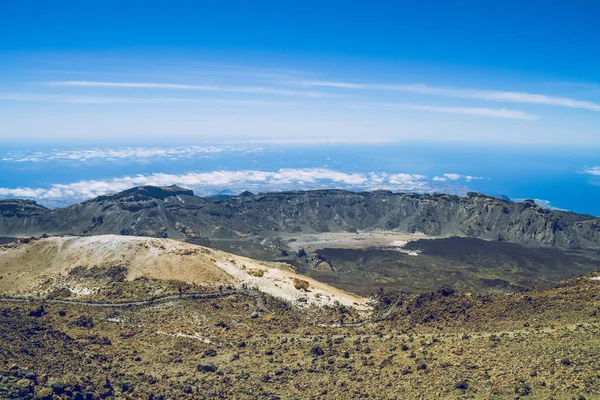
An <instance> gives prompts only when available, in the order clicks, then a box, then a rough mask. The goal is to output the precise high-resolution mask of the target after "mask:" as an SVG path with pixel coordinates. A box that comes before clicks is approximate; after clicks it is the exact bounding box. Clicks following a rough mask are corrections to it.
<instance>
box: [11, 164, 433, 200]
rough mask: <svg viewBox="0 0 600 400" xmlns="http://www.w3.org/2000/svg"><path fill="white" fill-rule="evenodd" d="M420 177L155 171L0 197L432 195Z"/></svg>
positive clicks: (323, 172)
mask: <svg viewBox="0 0 600 400" xmlns="http://www.w3.org/2000/svg"><path fill="white" fill-rule="evenodd" d="M425 179H426V177H425V176H424V175H419V174H406V173H399V174H387V173H378V172H369V173H358V172H341V171H335V170H331V169H327V168H294V169H292V168H290V169H280V170H278V171H259V170H241V171H210V172H198V173H188V174H164V173H157V174H152V175H133V176H124V177H119V178H112V179H106V180H84V181H79V182H74V183H69V184H54V185H52V186H50V187H49V188H0V196H2V197H9V198H10V197H24V198H32V199H35V200H38V201H40V202H42V203H47V204H70V203H74V202H77V201H82V200H86V199H89V198H93V197H96V196H99V195H102V194H107V193H114V192H119V191H122V190H126V189H129V188H131V187H134V186H142V185H156V186H166V185H172V184H176V185H180V186H183V187H187V188H191V189H193V190H194V191H196V193H197V194H199V195H209V194H214V193H217V192H219V191H221V190H223V189H225V188H226V189H230V190H232V191H234V192H235V191H238V192H241V191H243V190H251V191H255V192H258V191H275V190H310V189H323V188H338V189H349V190H375V189H387V190H395V191H417V192H426V191H432V190H433V187H431V185H430V184H429V183H428V182H426V181H425Z"/></svg>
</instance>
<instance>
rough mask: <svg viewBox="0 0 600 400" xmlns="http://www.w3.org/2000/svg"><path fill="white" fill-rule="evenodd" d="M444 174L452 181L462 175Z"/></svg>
mask: <svg viewBox="0 0 600 400" xmlns="http://www.w3.org/2000/svg"><path fill="white" fill-rule="evenodd" d="M444 176H445V177H446V178H448V179H450V180H451V181H455V180H457V179H460V177H461V175H459V174H444Z"/></svg>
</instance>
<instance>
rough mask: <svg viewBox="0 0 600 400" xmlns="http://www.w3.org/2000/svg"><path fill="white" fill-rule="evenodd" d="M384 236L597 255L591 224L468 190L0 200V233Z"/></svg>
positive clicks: (161, 190) (169, 192)
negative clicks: (55, 204) (52, 204)
mask: <svg viewBox="0 0 600 400" xmlns="http://www.w3.org/2000/svg"><path fill="white" fill-rule="evenodd" d="M357 230H360V231H372V230H386V231H400V232H407V233H415V232H421V233H424V234H426V235H430V236H444V237H447V236H467V237H476V238H481V239H486V240H498V241H508V242H515V243H519V244H522V245H527V246H535V247H552V248H563V249H564V248H593V249H600V219H598V218H595V217H592V216H590V215H579V214H575V213H570V212H565V211H557V210H548V209H545V208H542V207H540V206H538V205H536V204H535V203H534V202H533V201H530V200H527V201H524V202H521V203H511V202H508V201H506V200H502V199H498V198H494V197H488V196H484V195H480V194H477V193H469V194H468V195H467V196H465V197H459V196H454V195H445V194H413V193H392V192H387V191H376V192H364V193H354V192H347V191H341V190H317V191H308V192H283V193H263V194H258V195H254V194H252V193H249V192H245V193H243V194H242V195H240V196H237V197H235V198H231V199H227V200H222V201H216V202H215V201H213V202H211V201H207V200H205V199H202V198H200V197H197V196H194V195H193V192H192V191H191V190H187V189H183V188H180V187H177V186H170V187H152V186H143V187H137V188H132V189H129V190H126V191H124V192H121V193H116V194H112V195H106V196H100V197H97V198H95V199H92V200H88V201H85V202H83V203H80V204H76V205H73V206H70V207H67V208H62V209H54V210H50V209H47V208H44V207H42V206H40V205H38V204H36V203H35V202H33V201H29V200H3V201H0V235H2V236H9V237H14V236H19V237H23V236H31V235H37V236H39V235H41V234H42V233H44V232H46V233H49V234H74V235H100V234H122V235H136V236H152V237H169V238H174V239H180V240H199V239H202V238H204V239H209V240H210V239H248V238H254V239H257V238H258V239H264V238H265V237H267V238H272V237H276V236H277V235H278V234H279V233H311V232H317V233H318V232H356V231H357Z"/></svg>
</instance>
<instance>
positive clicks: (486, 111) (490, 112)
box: [404, 104, 538, 121]
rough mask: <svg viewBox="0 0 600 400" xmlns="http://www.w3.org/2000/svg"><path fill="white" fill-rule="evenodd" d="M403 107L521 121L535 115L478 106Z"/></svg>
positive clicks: (412, 105)
mask: <svg viewBox="0 0 600 400" xmlns="http://www.w3.org/2000/svg"><path fill="white" fill-rule="evenodd" d="M404 108H407V109H411V110H419V111H432V112H439V113H447V114H460V115H474V116H479V117H492V118H506V119H518V120H523V121H535V120H536V119H538V116H537V115H533V114H529V113H526V112H524V111H519V110H507V109H506V108H500V109H498V108H480V107H433V106H424V105H418V104H406V105H404Z"/></svg>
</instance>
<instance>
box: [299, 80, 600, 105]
mask: <svg viewBox="0 0 600 400" xmlns="http://www.w3.org/2000/svg"><path fill="white" fill-rule="evenodd" d="M298 83H299V84H300V85H302V86H305V87H331V88H340V89H361V90H384V91H397V92H407V93H416V94H423V95H432V96H445V97H458V98H465V99H477V100H488V101H501V102H511V103H529V104H543V105H550V106H561V107H569V108H579V109H585V110H590V111H597V112H600V104H598V103H593V102H590V101H581V100H575V99H571V98H568V97H557V96H548V95H544V94H536V93H526V92H510V91H498V90H485V89H463V88H451V87H437V86H429V85H424V84H422V83H414V84H407V85H390V84H362V83H349V82H334V81H301V82H298Z"/></svg>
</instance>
